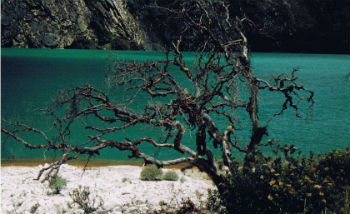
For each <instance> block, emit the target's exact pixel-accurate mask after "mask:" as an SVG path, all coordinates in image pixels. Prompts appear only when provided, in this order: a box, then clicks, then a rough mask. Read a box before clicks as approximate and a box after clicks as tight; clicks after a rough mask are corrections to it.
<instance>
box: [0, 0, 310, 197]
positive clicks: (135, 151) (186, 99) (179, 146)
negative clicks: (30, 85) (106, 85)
mask: <svg viewBox="0 0 350 214" xmlns="http://www.w3.org/2000/svg"><path fill="white" fill-rule="evenodd" d="M180 6H181V7H180V9H172V8H164V10H169V11H170V13H171V14H172V16H173V18H176V19H178V20H179V21H181V22H182V23H183V29H181V31H179V35H178V37H177V39H176V41H174V42H173V47H170V48H169V50H168V51H167V52H166V53H165V58H164V59H162V60H158V61H153V62H144V63H137V62H124V61H119V62H118V63H117V65H116V67H115V69H114V70H113V73H112V75H111V76H110V77H109V82H110V83H111V84H112V86H114V87H120V88H122V89H124V90H125V92H126V91H128V94H130V96H129V97H128V98H127V99H126V100H113V99H112V98H110V97H109V96H108V95H107V94H106V93H105V92H103V91H101V90H99V89H97V88H95V87H93V86H91V85H88V86H83V87H75V88H72V89H68V90H66V91H65V92H64V93H63V94H61V95H60V97H59V99H57V101H56V107H55V108H48V109H46V111H47V112H48V113H49V114H50V115H51V116H52V118H53V119H54V125H55V126H54V127H55V129H56V130H57V137H55V138H49V137H48V136H47V135H46V134H45V133H44V132H43V131H41V130H38V129H35V128H33V127H31V126H29V125H26V124H21V123H11V122H7V123H6V124H5V126H4V127H5V128H4V127H3V128H2V129H1V130H2V132H3V133H4V134H7V135H8V136H10V137H12V138H14V139H15V140H17V141H18V142H20V143H23V144H24V145H25V146H26V147H28V148H30V149H46V150H60V151H62V153H63V155H62V157H61V158H60V160H58V161H57V162H54V163H52V164H51V165H50V166H48V167H46V168H43V169H42V170H41V171H40V172H39V175H38V177H37V179H40V178H41V176H43V175H44V179H42V180H46V179H48V178H49V177H50V176H53V175H54V174H56V173H57V172H58V170H59V167H60V165H61V164H63V163H66V162H67V161H70V160H72V159H77V158H79V156H81V155H83V154H87V155H89V156H93V155H98V154H99V152H100V151H101V150H102V149H105V148H116V149H119V150H127V151H130V157H134V158H141V159H143V160H144V161H145V162H147V163H152V164H155V165H157V166H158V167H163V166H168V165H174V164H178V163H188V167H193V166H196V167H198V168H199V169H200V170H202V171H204V172H206V173H207V174H208V175H209V176H210V178H211V179H212V180H213V182H214V183H215V184H216V186H217V187H218V189H219V191H220V189H223V188H225V182H224V176H223V175H222V174H221V173H220V170H219V164H218V160H217V159H222V160H223V163H224V165H225V166H226V167H227V168H228V171H227V173H234V170H233V167H232V157H231V155H232V150H237V151H239V152H241V153H243V154H244V170H251V169H253V167H254V162H255V157H256V155H257V154H258V153H259V151H260V150H259V146H262V145H265V144H266V143H267V142H263V140H262V139H263V136H265V135H267V134H268V132H267V130H268V124H269V122H267V123H265V124H262V122H261V121H260V120H259V108H258V107H259V105H258V96H259V92H260V91H262V90H266V91H270V92H271V93H277V94H280V95H281V96H282V97H284V102H283V104H282V106H281V108H280V111H278V112H276V113H275V114H274V115H271V119H272V118H273V117H275V116H278V115H281V114H282V113H283V112H284V111H285V110H286V109H287V108H292V109H293V110H294V111H295V112H296V116H300V114H299V111H298V105H297V103H298V102H297V101H299V100H302V99H303V98H306V99H305V101H307V102H310V103H311V104H312V103H313V92H312V91H311V90H309V89H307V88H305V87H304V86H302V85H299V84H298V83H297V77H296V76H295V74H296V70H293V71H292V72H291V74H290V75H289V76H288V75H280V76H277V77H275V78H274V81H273V82H268V81H267V80H264V79H260V78H257V77H256V76H255V75H254V73H253V72H252V68H251V65H250V59H249V52H248V41H247V38H246V36H245V34H244V32H243V30H242V29H243V28H242V26H243V25H245V24H252V23H251V22H250V21H249V19H248V18H247V17H230V15H229V14H230V13H229V7H232V5H230V4H228V3H227V2H226V1H204V0H203V1H202V0H192V1H184V2H181V4H180ZM178 7H179V5H178ZM188 34H193V35H196V38H197V40H196V42H197V44H198V58H197V61H196V64H195V65H193V64H192V65H191V64H189V63H187V62H186V61H185V60H184V56H183V53H182V51H181V42H182V41H183V39H184V37H185V36H186V35H188ZM179 73H181V74H182V75H184V76H185V79H186V81H189V82H190V83H191V85H192V88H186V87H185V86H184V84H183V82H181V81H180V80H179V79H178V78H177V77H176V75H175V74H179ZM239 86H244V87H245V90H244V91H243V90H242V89H240V87H239ZM187 87H188V86H187ZM242 93H245V94H244V96H243V94H242ZM146 95H147V96H150V97H152V98H153V99H160V100H162V102H158V103H156V104H155V103H144V107H143V111H142V112H137V111H134V110H133V109H131V108H129V107H128V105H127V104H128V103H130V102H132V101H133V100H134V99H136V98H137V97H138V96H146ZM165 100H166V101H165ZM67 108H68V111H67V110H65V109H67ZM232 110H239V111H244V112H245V114H247V115H248V117H249V120H250V126H251V127H250V128H249V130H250V132H251V133H250V139H249V141H248V142H247V144H246V145H243V146H242V145H241V144H240V143H239V142H238V139H237V137H236V136H235V134H234V129H235V121H236V119H235V115H233V114H231V112H232ZM84 117H95V118H97V119H98V120H99V122H98V123H95V124H86V125H85V128H86V129H89V130H92V131H93V132H94V133H95V135H90V136H88V138H89V142H88V143H89V144H86V143H87V142H81V144H80V145H73V144H72V143H71V142H70V141H69V139H68V136H69V135H70V134H71V127H72V126H73V124H75V123H76V122H77V121H78V120H80V119H81V118H84ZM217 117H222V118H224V119H225V120H226V121H227V124H228V127H227V128H225V129H222V128H220V127H218V125H217V122H216V121H215V118H217ZM139 124H141V125H144V126H147V127H155V128H157V129H159V130H161V131H162V132H163V133H164V137H163V138H162V139H155V138H153V136H147V137H142V138H136V139H135V138H134V137H133V133H131V134H129V135H126V134H125V133H123V135H125V136H123V137H124V139H125V140H123V141H120V140H116V139H113V138H110V137H109V135H108V134H110V133H116V134H119V133H120V131H122V130H127V129H128V128H130V127H132V126H135V125H139ZM188 129H191V130H194V132H195V142H191V143H192V144H193V145H195V146H191V147H189V146H187V145H185V144H184V142H183V136H184V133H185V132H186V131H187V130H188ZM26 131H30V132H34V133H36V134H39V135H41V136H42V137H43V139H44V140H45V142H46V143H45V144H42V145H38V144H35V143H32V142H30V140H28V141H27V140H25V139H24V138H22V137H20V135H19V134H20V133H21V132H26ZM142 144H151V145H153V146H154V147H162V148H168V149H172V150H175V151H177V152H178V153H179V154H182V157H180V158H176V159H171V160H160V159H157V158H156V157H154V156H150V155H148V154H146V153H144V151H143V150H142V148H141V147H140V145H142ZM209 145H213V146H214V150H219V151H220V154H221V157H216V156H215V155H214V151H213V149H210V148H209ZM192 148H194V149H192Z"/></svg>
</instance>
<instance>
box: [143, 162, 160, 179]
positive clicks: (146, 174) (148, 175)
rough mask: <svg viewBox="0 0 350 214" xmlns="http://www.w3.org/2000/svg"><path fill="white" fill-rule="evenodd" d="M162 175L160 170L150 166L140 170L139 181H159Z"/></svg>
mask: <svg viewBox="0 0 350 214" xmlns="http://www.w3.org/2000/svg"><path fill="white" fill-rule="evenodd" d="M162 174H163V171H162V169H159V168H158V167H157V166H154V165H152V166H150V167H146V168H144V169H142V171H141V175H140V179H141V180H143V181H159V180H161V179H162Z"/></svg>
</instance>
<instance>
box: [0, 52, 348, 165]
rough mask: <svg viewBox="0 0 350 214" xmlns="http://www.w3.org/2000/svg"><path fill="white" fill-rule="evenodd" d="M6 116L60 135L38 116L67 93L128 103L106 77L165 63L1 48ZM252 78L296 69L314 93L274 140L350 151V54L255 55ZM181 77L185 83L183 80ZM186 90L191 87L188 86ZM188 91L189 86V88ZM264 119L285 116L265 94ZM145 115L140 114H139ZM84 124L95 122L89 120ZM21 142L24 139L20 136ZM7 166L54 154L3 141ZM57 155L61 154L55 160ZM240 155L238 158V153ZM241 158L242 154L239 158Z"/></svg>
mask: <svg viewBox="0 0 350 214" xmlns="http://www.w3.org/2000/svg"><path fill="white" fill-rule="evenodd" d="M1 51H2V52H1V117H2V118H3V119H6V120H9V121H21V122H23V123H27V124H30V125H32V126H34V127H36V128H40V129H43V130H45V131H47V132H48V134H49V136H54V134H55V132H54V131H53V130H52V120H51V119H50V120H49V119H48V118H47V116H46V115H43V114H42V113H40V111H38V109H40V108H43V107H44V106H45V105H49V104H50V102H51V101H52V99H53V98H54V97H55V95H56V94H57V93H58V92H59V91H60V90H61V89H67V88H70V87H74V86H84V85H86V84H91V85H94V86H96V87H97V88H99V89H101V90H104V91H106V92H107V93H109V94H110V95H111V96H112V97H113V98H114V99H115V102H118V100H121V99H122V98H123V97H126V96H127V94H125V92H123V91H120V90H114V89H111V88H109V87H108V86H107V85H106V84H105V77H106V76H107V75H108V71H109V70H110V69H111V67H112V65H113V63H114V62H115V60H116V59H119V60H133V59H135V60H137V61H150V60H155V59H161V58H162V57H163V54H162V53H160V52H142V51H102V50H49V49H2V50H1ZM185 58H186V61H187V62H188V63H191V62H193V61H194V59H195V54H194V53H186V54H185ZM251 59H252V65H253V69H254V73H255V74H256V75H257V76H259V77H262V78H266V79H269V78H271V75H277V74H280V73H289V72H290V71H291V70H292V69H293V68H298V69H299V72H298V73H297V76H298V77H299V83H301V84H303V85H304V86H306V87H307V88H309V89H311V90H313V91H314V92H315V97H314V99H315V104H314V105H313V107H312V108H311V109H309V108H308V106H307V105H304V104H303V103H301V104H300V105H301V107H302V108H301V109H300V112H301V113H302V116H303V118H296V117H295V112H294V111H293V110H291V109H290V110H287V111H286V112H285V113H283V114H282V115H281V116H280V117H278V118H276V119H274V120H272V122H271V123H270V125H269V131H268V132H269V136H268V137H266V138H265V139H264V140H267V139H268V138H271V139H278V140H279V141H280V142H281V143H283V144H295V145H296V146H297V147H298V148H300V149H302V150H303V151H305V152H309V151H313V152H326V151H329V150H334V149H344V148H345V147H346V146H349V145H350V79H349V77H347V75H349V73H350V56H349V55H326V54H324V55H316V54H283V53H278V54H273V53H254V54H252V56H251ZM179 78H181V77H179ZM184 84H186V82H185V81H184ZM188 87H189V88H190V87H191V86H188ZM259 101H260V106H259V107H260V117H261V118H262V119H263V120H262V124H264V122H266V121H267V120H268V119H270V117H271V115H272V114H273V113H275V112H276V111H278V110H279V108H280V106H281V97H280V96H278V95H276V94H274V93H272V94H271V93H265V92H263V93H261V94H260V96H259ZM147 102H156V101H154V100H153V101H150V98H149V97H147V96H143V97H141V98H139V99H137V100H136V101H135V103H134V104H133V105H132V107H133V108H135V111H140V110H141V109H142V106H143V105H144V104H145V103H147ZM138 108H139V109H138ZM83 122H84V123H94V120H90V119H88V120H87V121H83ZM217 123H218V124H219V127H220V128H222V129H224V128H226V127H227V125H228V124H226V123H225V122H224V121H221V119H220V118H218V119H217ZM248 125H249V121H246V120H245V119H244V118H241V123H240V125H239V126H240V127H241V128H242V130H241V131H238V132H237V135H238V138H239V140H240V142H242V144H244V142H247V141H248V139H249V134H248V131H247V130H246V129H244V127H246V126H247V127H248ZM87 134H89V133H87V132H86V130H85V129H84V128H83V127H82V126H81V123H77V124H74V126H73V130H72V135H71V136H70V137H69V140H70V142H72V143H74V144H80V143H84V142H86V141H87ZM161 135H162V132H161V130H157V129H150V128H148V127H142V126H136V127H133V128H132V129H128V130H124V131H121V132H118V133H116V134H113V135H109V136H108V137H110V138H114V139H118V140H123V139H124V138H125V137H127V138H130V139H136V138H137V137H144V136H152V137H154V138H156V139H157V138H158V137H160V136H161ZM22 136H23V135H22ZM23 137H25V138H26V139H27V140H28V141H30V142H35V143H42V142H43V141H42V140H41V138H40V137H38V136H35V135H24V136H23ZM194 137H195V132H191V131H190V130H187V131H186V136H185V139H184V142H185V144H187V145H189V146H191V145H193V144H194V142H195V138H194ZM1 140H2V141H1V146H2V148H1V155H2V159H7V158H41V157H43V156H44V155H46V156H50V155H55V154H52V153H45V154H44V152H43V151H35V150H29V149H26V148H24V146H23V145H21V144H20V143H17V142H15V141H13V140H12V139H8V138H7V137H6V136H4V135H3V134H2V135H1ZM143 149H144V150H145V151H146V153H148V154H151V155H153V154H155V153H156V155H157V157H159V158H161V159H167V158H173V157H176V156H177V154H176V153H175V152H172V151H167V150H164V151H163V150H162V151H155V150H154V149H153V148H152V147H151V146H145V147H144V148H143ZM126 154H127V153H125V152H119V151H117V150H115V149H114V150H110V149H109V150H108V149H106V150H104V151H103V152H102V154H101V156H99V157H98V158H101V159H116V160H125V159H127V157H126ZM56 155H57V154H56ZM234 155H237V154H234ZM237 156H239V155H237Z"/></svg>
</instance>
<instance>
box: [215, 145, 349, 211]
mask: <svg viewBox="0 0 350 214" xmlns="http://www.w3.org/2000/svg"><path fill="white" fill-rule="evenodd" d="M279 150H280V154H282V155H283V156H282V157H281V156H278V155H277V156H275V157H264V156H262V155H261V156H259V157H258V158H257V163H256V167H255V171H254V172H244V171H243V170H242V168H241V163H238V162H236V163H235V171H236V172H235V173H234V174H233V175H231V176H228V177H227V178H226V179H227V180H226V182H227V184H228V188H226V189H225V191H224V192H223V193H221V195H220V198H221V201H222V203H223V205H225V207H226V208H227V209H228V211H229V213H321V212H325V211H326V210H327V212H328V213H332V212H334V213H344V212H342V210H346V208H347V204H348V202H347V198H348V197H347V195H346V194H347V188H348V187H349V185H350V179H349V177H350V152H349V151H332V152H329V153H326V154H322V155H314V154H312V153H311V154H310V155H309V156H308V157H301V156H294V155H293V153H294V151H295V149H294V147H293V146H283V147H279ZM211 200H212V199H211ZM211 205H212V206H214V207H215V206H218V205H217V204H216V201H214V200H212V201H211ZM339 211H341V212H339Z"/></svg>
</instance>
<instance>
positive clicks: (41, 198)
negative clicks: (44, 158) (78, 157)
mask: <svg viewBox="0 0 350 214" xmlns="http://www.w3.org/2000/svg"><path fill="white" fill-rule="evenodd" d="M40 168H42V165H39V166H36V167H18V166H12V167H10V166H7V167H2V168H1V211H2V212H1V213H4V214H5V213H30V210H31V208H32V207H33V205H35V204H37V203H38V204H39V207H38V208H37V210H36V212H35V213H47V214H50V213H52V214H57V213H83V212H82V210H81V209H79V207H78V206H76V205H75V204H72V203H71V202H72V199H71V197H70V196H69V193H72V191H73V190H74V189H76V188H77V187H78V186H79V185H81V186H88V187H89V189H90V192H91V195H90V197H91V199H96V203H95V205H96V206H98V203H99V202H100V201H103V205H102V207H101V208H100V209H99V210H98V211H108V212H106V213H116V214H118V213H145V212H147V211H149V210H153V209H160V208H161V206H160V204H164V203H166V204H167V205H168V206H171V207H178V206H179V205H180V203H181V200H182V199H188V198H190V199H191V200H192V201H193V202H195V203H196V204H197V205H199V204H200V203H201V202H203V201H204V200H205V199H206V195H207V190H208V189H211V188H214V187H213V185H212V183H211V181H210V180H207V179H205V178H204V176H203V175H202V174H200V173H199V172H198V171H196V170H194V171H193V170H192V171H186V172H185V173H182V172H181V171H180V170H175V171H176V172H177V174H178V175H179V177H180V178H181V179H179V180H178V181H141V180H140V179H139V176H140V172H141V170H142V167H140V166H129V165H118V166H104V167H91V168H89V169H87V170H86V171H85V172H84V173H83V170H82V168H81V167H76V166H72V165H62V168H61V170H60V172H59V176H61V177H63V178H64V179H66V180H67V186H66V187H65V188H64V189H63V190H62V191H61V194H59V195H52V194H48V193H49V192H50V189H49V188H48V183H47V182H45V183H40V182H38V181H35V180H33V178H35V177H36V176H37V173H38V172H39V170H40ZM167 170H169V169H164V172H165V171H167ZM96 213H98V212H96Z"/></svg>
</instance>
